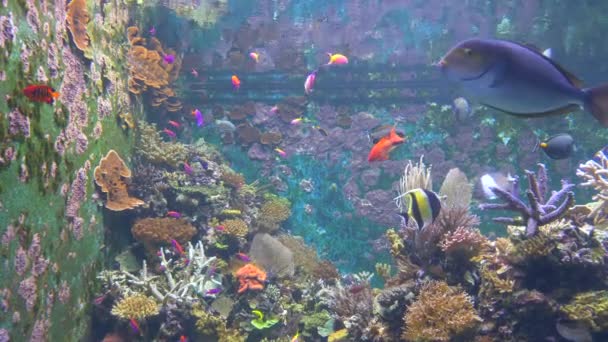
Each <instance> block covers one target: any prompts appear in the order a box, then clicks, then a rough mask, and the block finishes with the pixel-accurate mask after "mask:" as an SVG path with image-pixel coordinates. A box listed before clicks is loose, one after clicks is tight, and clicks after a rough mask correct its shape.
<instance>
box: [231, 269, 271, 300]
mask: <svg viewBox="0 0 608 342" xmlns="http://www.w3.org/2000/svg"><path fill="white" fill-rule="evenodd" d="M235 276H236V278H237V279H238V280H239V284H240V285H239V293H243V292H245V291H247V290H263V289H264V282H265V281H266V272H264V271H262V270H261V269H259V268H258V267H256V266H255V265H254V264H247V265H245V266H243V267H241V268H239V269H238V271H236V274H235Z"/></svg>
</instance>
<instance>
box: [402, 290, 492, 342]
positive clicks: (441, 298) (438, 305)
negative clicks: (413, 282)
mask: <svg viewBox="0 0 608 342" xmlns="http://www.w3.org/2000/svg"><path fill="white" fill-rule="evenodd" d="M404 320H405V330H404V331H403V334H402V335H401V337H402V338H403V339H404V340H407V341H449V340H450V339H452V338H454V337H455V336H457V335H459V334H462V333H463V332H465V331H466V330H467V329H471V328H473V327H474V326H475V325H476V323H477V322H478V321H480V320H481V319H480V318H479V316H477V312H476V311H475V308H473V303H472V301H471V298H469V296H467V294H466V293H465V292H464V291H462V290H460V289H457V288H454V287H450V286H448V284H447V283H445V282H443V281H431V282H429V283H426V284H425V285H423V287H422V289H421V290H420V294H419V295H418V298H417V299H416V301H415V302H414V303H413V304H412V305H410V306H409V307H408V309H407V312H406V313H405V318H404Z"/></svg>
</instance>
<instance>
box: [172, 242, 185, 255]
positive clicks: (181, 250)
mask: <svg viewBox="0 0 608 342" xmlns="http://www.w3.org/2000/svg"><path fill="white" fill-rule="evenodd" d="M171 244H172V245H173V248H175V250H176V251H177V254H179V255H184V254H185V253H184V248H183V247H182V245H180V244H179V242H177V241H176V240H171Z"/></svg>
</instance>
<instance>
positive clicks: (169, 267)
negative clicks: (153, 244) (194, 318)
mask: <svg viewBox="0 0 608 342" xmlns="http://www.w3.org/2000/svg"><path fill="white" fill-rule="evenodd" d="M187 246H188V247H187V250H186V251H185V257H187V260H188V262H187V263H185V265H184V262H183V261H182V260H177V261H175V260H172V259H167V254H166V253H165V249H164V248H162V247H161V249H160V252H159V253H158V259H159V263H160V266H161V267H160V268H161V269H162V272H163V275H164V277H163V276H158V275H150V274H148V267H147V264H146V262H145V261H144V262H143V266H142V269H141V270H140V274H139V276H135V275H133V274H131V273H130V272H128V271H125V270H119V271H102V272H101V273H100V274H99V275H98V276H97V279H99V280H101V281H102V282H103V283H104V287H105V288H106V289H108V290H112V291H117V292H118V293H119V294H121V295H123V296H130V295H133V294H137V293H144V292H146V293H147V294H151V295H152V296H153V297H154V298H155V299H156V301H157V302H158V303H166V302H167V301H168V300H171V301H175V302H180V303H181V302H186V303H192V302H194V301H196V300H198V299H199V298H200V296H203V295H206V294H207V292H208V291H209V290H212V289H217V288H219V287H221V286H222V276H221V275H220V274H218V272H217V269H215V270H214V271H213V272H210V271H209V270H210V268H211V267H212V265H215V264H216V262H217V260H218V259H216V257H207V256H206V255H205V249H204V246H203V243H202V242H200V241H199V242H197V243H196V245H195V246H192V244H191V243H190V242H188V245H187Z"/></svg>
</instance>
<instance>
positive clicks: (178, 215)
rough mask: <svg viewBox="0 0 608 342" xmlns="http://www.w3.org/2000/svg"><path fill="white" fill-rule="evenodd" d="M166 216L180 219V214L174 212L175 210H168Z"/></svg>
mask: <svg viewBox="0 0 608 342" xmlns="http://www.w3.org/2000/svg"><path fill="white" fill-rule="evenodd" d="M167 216H169V217H173V218H180V217H182V214H181V213H180V212H178V211H175V210H169V211H168V212H167Z"/></svg>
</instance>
